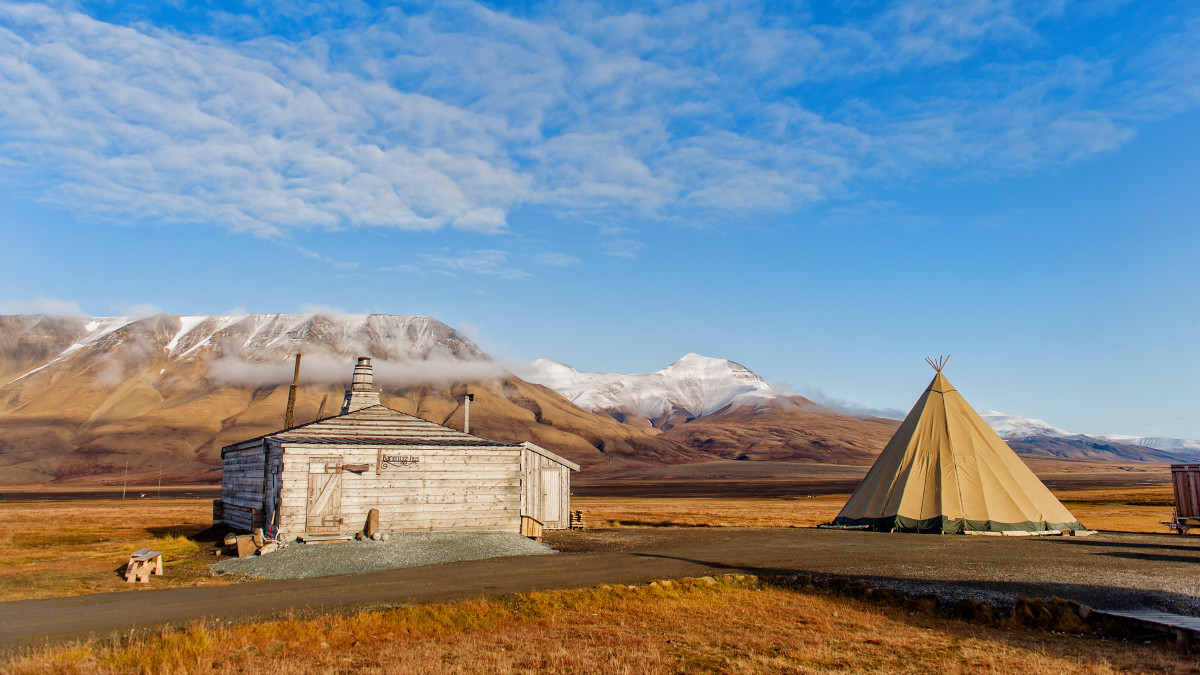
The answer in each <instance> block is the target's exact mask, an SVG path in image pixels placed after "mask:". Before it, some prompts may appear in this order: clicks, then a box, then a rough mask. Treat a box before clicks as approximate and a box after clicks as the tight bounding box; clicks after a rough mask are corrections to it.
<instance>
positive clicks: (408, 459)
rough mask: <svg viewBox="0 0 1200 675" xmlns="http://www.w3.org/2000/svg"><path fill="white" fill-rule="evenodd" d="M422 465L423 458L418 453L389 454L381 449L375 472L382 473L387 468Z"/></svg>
mask: <svg viewBox="0 0 1200 675" xmlns="http://www.w3.org/2000/svg"><path fill="white" fill-rule="evenodd" d="M420 466H421V458H420V457H419V456H418V455H389V454H386V453H384V451H383V450H380V451H379V459H378V460H377V461H376V462H375V473H376V474H379V473H382V472H383V471H384V470H386V469H410V468H414V467H416V468H419V467H420Z"/></svg>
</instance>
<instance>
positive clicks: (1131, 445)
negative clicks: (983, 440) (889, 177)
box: [979, 410, 1200, 462]
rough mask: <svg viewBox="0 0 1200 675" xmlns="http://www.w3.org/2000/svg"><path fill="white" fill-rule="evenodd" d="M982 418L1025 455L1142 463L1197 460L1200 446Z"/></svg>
mask: <svg viewBox="0 0 1200 675" xmlns="http://www.w3.org/2000/svg"><path fill="white" fill-rule="evenodd" d="M979 415H980V416H981V417H983V419H984V421H986V422H987V423H988V425H989V426H991V427H992V429H994V430H995V431H996V433H998V434H1000V436H1001V438H1003V439H1004V440H1005V441H1007V442H1008V444H1009V445H1010V446H1012V448H1013V449H1014V450H1016V451H1017V452H1019V453H1021V454H1025V455H1050V456H1056V457H1076V458H1079V457H1089V458H1100V459H1114V458H1120V459H1127V460H1132V461H1138V462H1179V461H1195V460H1196V459H1198V458H1200V443H1197V442H1196V441H1190V440H1184V439H1177V438H1142V437H1139V436H1120V435H1115V434H1075V433H1071V432H1069V431H1064V430H1062V429H1059V428H1058V427H1054V426H1051V425H1050V424H1049V423H1047V422H1046V421H1044V420H1039V419H1033V418H1030V417H1021V416H1020V415H1006V414H1004V413H1002V412H998V411H995V410H980V411H979Z"/></svg>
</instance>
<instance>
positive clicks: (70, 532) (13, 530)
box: [0, 499, 228, 601]
mask: <svg viewBox="0 0 1200 675" xmlns="http://www.w3.org/2000/svg"><path fill="white" fill-rule="evenodd" d="M211 521H212V501H211V500H203V499H130V500H125V501H121V500H82V501H37V502H34V501H20V502H10V501H0V601H5V600H18V599H26V598H48V597H57V596H65V595H82V594H85V593H102V592H105V591H122V590H133V589H137V588H145V587H151V588H162V587H164V586H187V585H195V584H197V583H228V582H220V581H218V580H217V579H215V578H213V577H210V576H209V575H208V568H207V563H209V562H212V561H213V560H215V559H205V560H201V547H200V546H199V545H197V543H196V542H194V541H192V540H191V539H188V537H189V536H193V535H195V534H196V533H198V532H201V531H203V530H204V529H206V528H208V527H209V526H210V525H211ZM144 546H146V547H150V548H153V549H156V550H160V551H163V567H164V570H163V571H164V575H163V576H161V577H159V576H154V577H151V580H150V583H149V584H130V583H127V582H126V581H125V578H124V576H123V575H122V574H121V571H123V570H124V567H125V563H126V562H127V561H128V560H129V554H130V553H131V552H133V551H134V550H136V549H139V548H142V547H144Z"/></svg>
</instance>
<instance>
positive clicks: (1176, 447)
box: [1093, 434, 1200, 455]
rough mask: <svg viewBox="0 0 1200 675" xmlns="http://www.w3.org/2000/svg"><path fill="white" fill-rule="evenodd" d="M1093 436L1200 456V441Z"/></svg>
mask: <svg viewBox="0 0 1200 675" xmlns="http://www.w3.org/2000/svg"><path fill="white" fill-rule="evenodd" d="M1093 436H1095V437H1096V438H1103V439H1105V440H1108V441H1116V442H1118V443H1126V444H1128V445H1140V446H1142V447H1144V448H1154V449H1155V450H1163V451H1166V452H1171V453H1176V454H1179V453H1194V454H1197V455H1200V441H1193V440H1188V439H1186V438H1153V437H1150V438H1148V437H1145V436H1122V435H1120V434H1093Z"/></svg>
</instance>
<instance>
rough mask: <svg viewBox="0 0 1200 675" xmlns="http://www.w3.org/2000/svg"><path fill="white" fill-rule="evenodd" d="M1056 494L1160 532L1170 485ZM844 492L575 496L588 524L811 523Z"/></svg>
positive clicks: (1099, 521)
mask: <svg viewBox="0 0 1200 675" xmlns="http://www.w3.org/2000/svg"><path fill="white" fill-rule="evenodd" d="M1056 495H1057V496H1058V498H1059V499H1060V500H1062V502H1063V503H1064V504H1065V505H1066V507H1067V508H1068V509H1070V511H1071V513H1073V514H1074V515H1075V517H1076V518H1078V519H1079V521H1080V522H1081V523H1083V524H1084V525H1085V526H1087V527H1089V528H1091V529H1093V530H1114V531H1119V532H1160V533H1161V532H1166V531H1167V528H1166V527H1164V526H1163V525H1161V524H1160V521H1163V520H1169V519H1170V517H1171V505H1172V504H1173V503H1174V502H1173V499H1174V497H1173V496H1172V493H1171V488H1170V486H1145V487H1140V486H1139V487H1124V488H1086V489H1078V490H1062V491H1058V492H1056ZM849 497H850V495H848V494H834V495H815V496H812V497H804V498H763V499H753V498H749V499H748V498H723V497H658V498H656V497H575V498H572V500H571V507H572V508H576V509H582V510H583V511H584V513H585V514H586V517H587V522H588V526H589V527H624V526H650V527H663V526H671V525H676V526H693V527H815V526H817V525H819V524H821V523H827V522H829V521H831V520H833V518H834V517H835V516H837V514H838V511H839V510H841V508H842V505H844V504H845V503H846V500H847V499H849Z"/></svg>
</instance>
